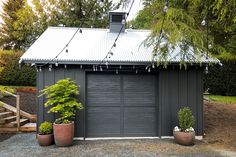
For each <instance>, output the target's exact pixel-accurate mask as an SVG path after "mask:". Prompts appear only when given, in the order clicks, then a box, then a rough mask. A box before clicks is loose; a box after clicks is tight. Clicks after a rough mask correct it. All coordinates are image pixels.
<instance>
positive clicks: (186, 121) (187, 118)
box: [178, 107, 195, 131]
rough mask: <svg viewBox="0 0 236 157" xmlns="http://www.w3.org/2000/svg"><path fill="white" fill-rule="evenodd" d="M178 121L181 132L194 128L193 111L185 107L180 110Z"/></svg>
mask: <svg viewBox="0 0 236 157" xmlns="http://www.w3.org/2000/svg"><path fill="white" fill-rule="evenodd" d="M178 120H179V127H180V129H181V131H186V129H189V128H191V127H193V125H194V122H195V118H194V116H193V115H192V111H191V110H190V108H188V107H184V108H182V109H180V110H179V112H178Z"/></svg>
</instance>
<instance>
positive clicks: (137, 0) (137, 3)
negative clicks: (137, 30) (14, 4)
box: [0, 0, 143, 22]
mask: <svg viewBox="0 0 236 157" xmlns="http://www.w3.org/2000/svg"><path fill="white" fill-rule="evenodd" d="M3 1H6V0H0V12H2V7H1V6H2V2H3ZM113 1H115V2H118V1H119V0H113ZM130 5H131V3H130ZM129 7H130V6H129ZM129 7H128V8H129ZM142 8H143V6H142V3H141V0H134V5H133V7H132V9H131V11H130V14H129V17H128V20H132V19H133V18H135V16H136V14H137V13H138V11H139V10H140V9H142ZM0 22H2V19H1V18H0Z"/></svg>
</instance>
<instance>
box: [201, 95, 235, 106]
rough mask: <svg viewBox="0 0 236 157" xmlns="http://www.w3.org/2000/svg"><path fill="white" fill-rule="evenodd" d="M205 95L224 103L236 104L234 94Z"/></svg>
mask: <svg viewBox="0 0 236 157" xmlns="http://www.w3.org/2000/svg"><path fill="white" fill-rule="evenodd" d="M205 97H207V98H209V99H211V100H213V101H216V102H222V103H226V104H236V96H222V95H206V96H205Z"/></svg>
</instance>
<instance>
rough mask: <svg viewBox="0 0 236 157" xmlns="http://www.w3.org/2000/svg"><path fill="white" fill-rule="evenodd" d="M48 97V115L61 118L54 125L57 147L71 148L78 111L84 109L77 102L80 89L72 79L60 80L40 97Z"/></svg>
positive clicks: (43, 91) (46, 89)
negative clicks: (52, 114)
mask: <svg viewBox="0 0 236 157" xmlns="http://www.w3.org/2000/svg"><path fill="white" fill-rule="evenodd" d="M43 95H46V98H47V102H46V103H45V104H44V105H45V106H46V107H51V108H50V109H49V111H48V113H58V114H59V115H58V116H59V118H57V119H55V122H54V123H53V134H54V140H55V144H56V145H57V146H63V147H65V146H70V145H72V143H73V138H74V122H73V119H74V118H75V114H76V110H77V109H83V105H82V104H81V103H79V102H77V96H78V95H79V90H78V87H77V86H76V84H75V82H74V81H72V80H71V79H69V78H67V79H63V80H59V81H58V82H57V83H56V84H54V85H51V86H48V87H46V88H45V89H43V90H42V94H41V95H40V96H43Z"/></svg>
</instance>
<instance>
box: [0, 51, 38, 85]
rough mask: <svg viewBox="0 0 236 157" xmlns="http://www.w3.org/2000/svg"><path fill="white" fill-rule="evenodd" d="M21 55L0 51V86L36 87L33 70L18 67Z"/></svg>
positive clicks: (26, 67) (28, 67)
mask: <svg viewBox="0 0 236 157" xmlns="http://www.w3.org/2000/svg"><path fill="white" fill-rule="evenodd" d="M22 54H23V53H21V52H16V51H6V50H4V51H3V50H0V85H8V86H11V85H13V86H35V85H36V71H35V69H34V68H33V67H30V66H28V65H23V66H22V67H21V68H20V67H19V60H20V57H21V56H22Z"/></svg>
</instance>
